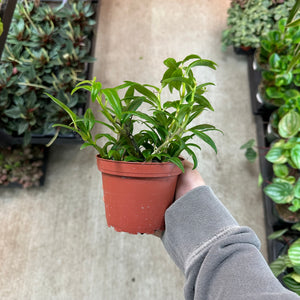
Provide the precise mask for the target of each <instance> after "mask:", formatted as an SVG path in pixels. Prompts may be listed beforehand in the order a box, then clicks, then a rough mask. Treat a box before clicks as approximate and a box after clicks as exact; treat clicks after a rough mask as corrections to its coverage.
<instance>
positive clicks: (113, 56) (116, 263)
mask: <svg viewBox="0 0 300 300" xmlns="http://www.w3.org/2000/svg"><path fill="white" fill-rule="evenodd" d="M229 3H230V1H229V0H226V1H224V0H211V1H199V0H186V1H181V0H164V1H160V0H126V1H124V0H102V1H101V6H100V18H99V25H98V31H97V45H96V53H95V55H96V57H97V62H96V64H95V67H94V75H95V76H97V78H98V79H99V80H100V81H102V82H103V84H104V85H105V86H113V85H116V84H119V83H121V82H122V81H123V80H136V81H139V82H141V83H146V82H147V83H153V84H159V80H160V79H161V76H162V72H163V70H164V67H163V64H162V61H163V60H164V59H165V58H167V57H175V58H176V59H182V58H183V57H184V56H186V55H188V54H190V53H197V54H199V55H200V56H202V57H203V58H207V59H212V60H214V61H216V62H217V63H218V70H217V71H209V70H205V69H201V70H200V69H199V72H198V74H197V75H199V76H200V81H201V82H205V81H213V82H215V83H216V87H212V88H210V89H209V90H210V92H209V99H210V100H211V102H212V104H213V106H214V108H215V112H214V113H212V112H207V113H206V114H203V122H210V123H212V124H214V125H215V126H217V127H218V128H220V129H222V130H223V131H224V136H223V135H221V134H219V133H215V134H213V137H214V138H215V141H216V144H217V146H218V150H219V153H218V155H217V156H216V155H215V154H214V153H213V151H212V150H211V149H210V148H209V147H206V146H205V145H203V143H201V145H202V146H203V147H202V148H203V151H202V152H201V153H198V157H199V160H200V165H199V171H200V172H201V173H202V175H203V177H204V179H205V181H206V182H207V184H208V185H210V186H211V187H212V188H213V189H214V191H215V193H216V194H217V195H218V196H219V198H220V199H221V200H222V201H223V203H224V204H225V205H226V206H227V207H228V209H229V210H230V211H231V212H232V214H233V215H234V217H235V218H236V219H237V220H238V222H239V223H240V224H241V225H247V226H250V227H251V228H253V229H254V230H255V231H256V233H257V235H258V236H259V238H260V239H261V240H262V252H263V254H264V255H265V257H266V243H265V232H264V220H263V205H262V198H261V191H260V189H259V188H258V187H257V176H258V172H259V171H258V163H255V164H249V163H247V162H246V160H245V158H244V156H243V153H242V152H241V151H240V150H239V147H240V146H241V145H242V144H243V143H244V142H246V141H247V140H248V139H250V138H253V137H255V136H256V134H255V123H254V119H253V117H252V115H251V109H250V99H249V97H250V96H249V87H248V77H247V64H246V59H245V57H240V56H237V55H235V54H233V52H232V50H231V49H229V50H228V51H227V52H226V53H223V52H221V43H220V37H221V31H222V30H223V28H225V24H226V10H227V7H228V6H229ZM78 150H79V146H78V145H75V146H74V145H71V146H70V145H69V146H60V145H54V146H52V147H51V149H50V157H49V163H48V170H47V174H46V182H45V185H44V186H43V187H41V188H36V189H31V190H21V189H10V188H1V189H0V220H1V225H0V266H1V267H0V299H5V300H21V299H22V300H27V299H30V300H48V299H49V300H50V299H55V300H62V299H63V300H81V299H89V300H96V299H97V300H99V299H100V300H115V299H125V300H127V299H128V300H137V299H145V300H146V299H156V300H177V299H178V300H179V299H181V300H182V299H183V285H184V278H183V276H182V274H181V273H180V271H179V270H178V269H177V267H176V266H175V265H174V264H173V262H172V261H171V259H170V258H169V257H168V255H167V253H166V252H165V250H164V248H163V245H162V243H161V241H160V240H159V239H158V238H156V237H153V236H146V235H139V236H133V235H129V234H125V233H116V232H114V230H113V229H111V228H107V226H106V224H105V214H104V205H103V201H102V191H101V176H100V173H99V172H98V170H97V167H96V164H95V154H96V153H95V152H94V151H93V149H86V150H84V151H78Z"/></svg>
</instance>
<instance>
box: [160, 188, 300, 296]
mask: <svg viewBox="0 0 300 300" xmlns="http://www.w3.org/2000/svg"><path fill="white" fill-rule="evenodd" d="M165 222H166V230H165V233H164V235H163V237H162V241H163V244H164V246H165V248H166V250H167V251H168V253H169V255H170V256H171V258H172V259H173V260H174V262H175V263H176V265H177V266H178V267H179V268H180V269H181V270H182V272H183V273H184V275H185V277H186V283H185V288H184V294H185V299H186V300H195V299H197V300H210V299H211V300H218V299H222V300H226V299H228V300H248V299H249V300H250V299H251V300H261V299H270V300H271V299H272V300H277V299H278V300H279V299H280V300H283V299H284V300H293V299H295V300H296V299H298V300H299V299H300V297H298V296H297V295H296V294H294V293H292V292H291V291H289V290H287V289H285V288H284V287H283V286H282V285H281V283H280V282H279V281H278V280H277V278H276V277H275V276H274V275H273V274H272V272H271V270H270V268H269V266H268V264H267V263H266V261H265V260H264V258H263V256H262V255H261V253H260V251H259V247H260V242H259V240H258V238H257V236H256V235H255V233H254V232H253V231H252V230H251V229H250V228H248V227H242V226H239V225H238V224H237V222H236V221H235V219H234V218H233V217H232V216H231V214H230V213H229V212H228V210H227V209H226V208H225V207H224V205H223V204H222V203H221V202H220V201H219V200H218V199H217V197H216V196H215V195H214V193H213V191H212V190H211V189H210V188H209V187H208V186H200V187H197V188H195V189H193V190H192V191H190V192H189V193H187V194H186V195H184V196H183V197H181V198H180V199H178V200H177V201H175V202H174V203H173V204H172V205H171V206H170V207H169V208H168V209H167V211H166V215H165Z"/></svg>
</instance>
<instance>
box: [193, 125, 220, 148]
mask: <svg viewBox="0 0 300 300" xmlns="http://www.w3.org/2000/svg"><path fill="white" fill-rule="evenodd" d="M190 131H191V132H193V133H194V134H195V135H196V136H198V137H199V138H200V139H202V140H203V141H204V142H206V143H207V144H208V145H210V146H211V147H212V148H213V149H214V150H215V152H216V153H217V152H218V151H217V147H216V144H215V143H214V141H213V140H212V139H211V138H210V137H209V136H208V135H207V134H205V133H204V132H201V131H197V130H190Z"/></svg>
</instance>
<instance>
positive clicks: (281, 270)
mask: <svg viewBox="0 0 300 300" xmlns="http://www.w3.org/2000/svg"><path fill="white" fill-rule="evenodd" d="M299 225H300V223H297V224H295V225H293V226H292V229H293V230H298V231H299ZM287 231H288V229H287V228H285V229H283V230H280V231H277V232H274V233H273V234H272V235H271V236H269V238H270V239H283V238H282V237H284V239H283V240H285V241H287V242H288V247H285V249H286V250H285V252H284V253H283V254H282V255H280V256H279V257H278V258H277V259H276V260H275V261H273V262H272V263H271V264H270V268H271V270H272V272H273V273H274V275H275V276H276V277H278V276H279V275H281V274H283V277H282V280H283V283H284V285H285V286H286V287H287V288H288V289H290V290H291V291H293V292H295V293H297V294H298V295H300V239H299V238H298V239H296V240H295V239H294V238H293V237H288V233H287Z"/></svg>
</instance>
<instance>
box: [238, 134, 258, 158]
mask: <svg viewBox="0 0 300 300" xmlns="http://www.w3.org/2000/svg"><path fill="white" fill-rule="evenodd" d="M254 144H255V140H254V139H251V140H249V141H248V142H246V143H245V144H244V145H242V146H241V147H240V149H241V150H243V149H246V151H245V156H246V158H247V159H248V161H250V162H254V161H255V160H256V157H257V153H256V151H255V150H254V148H253V147H254Z"/></svg>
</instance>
